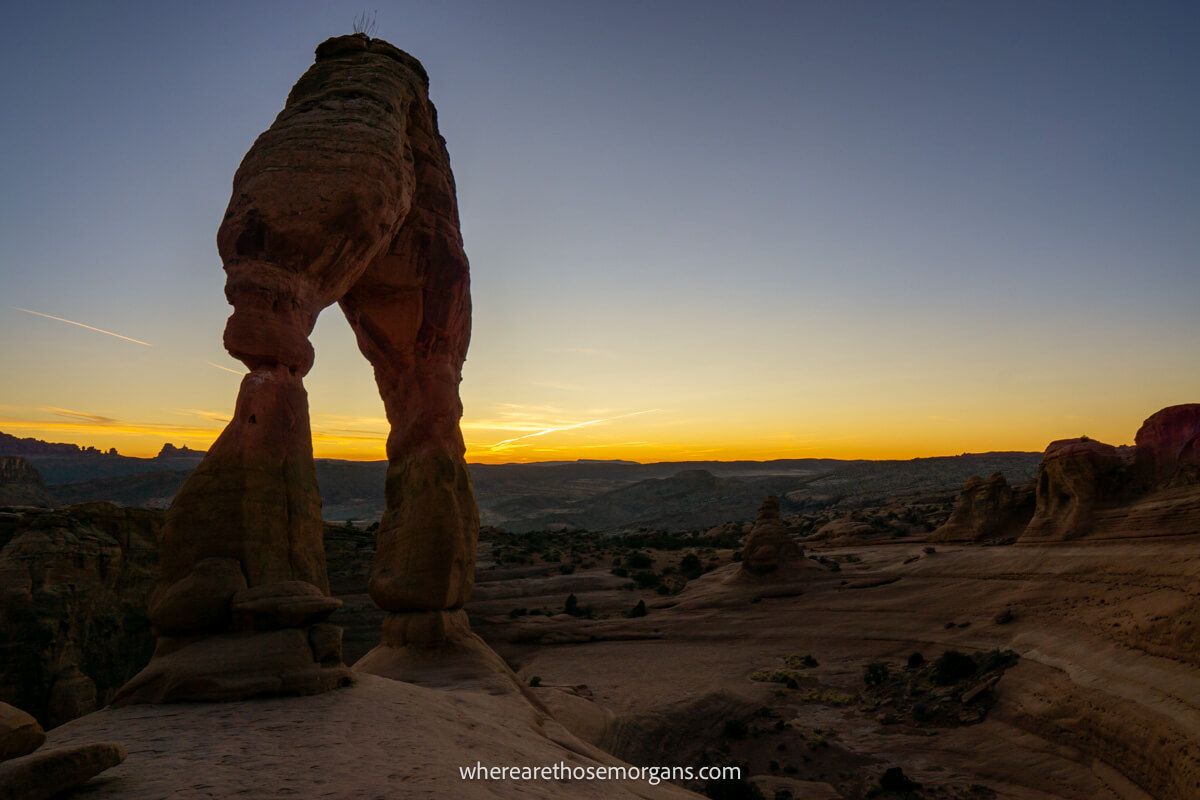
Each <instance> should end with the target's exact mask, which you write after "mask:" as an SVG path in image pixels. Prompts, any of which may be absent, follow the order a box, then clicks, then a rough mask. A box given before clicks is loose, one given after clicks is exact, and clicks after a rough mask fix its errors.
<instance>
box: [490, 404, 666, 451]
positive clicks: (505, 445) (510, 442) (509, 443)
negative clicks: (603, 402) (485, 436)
mask: <svg viewBox="0 0 1200 800" xmlns="http://www.w3.org/2000/svg"><path fill="white" fill-rule="evenodd" d="M661 410H662V409H660V408H650V409H646V410H645V411H633V412H630V413H628V414H618V415H617V416H615V417H604V418H602V419H589V420H585V421H583V422H574V423H571V424H570V425H559V426H557V427H549V428H543V429H542V430H539V431H534V432H533V433H527V434H525V435H524V436H514V437H513V438H511V439H505V440H504V441H502V442H496V443H495V444H494V445H492V446H491V447H489V448H488V449H489V450H491V451H493V452H495V451H496V450H505V449H509V448H511V447H514V446H518V445H516V443H517V442H520V441H522V440H524V439H532V438H534V437H537V436H547V435H549V434H551V433H561V432H563V431H573V430H577V429H579V428H587V427H591V426H592V425H603V424H604V423H606V422H613V421H615V420H618V419H628V418H629V417H638V416H641V415H642V414H653V413H654V412H656V411H661ZM522 446H523V445H522Z"/></svg>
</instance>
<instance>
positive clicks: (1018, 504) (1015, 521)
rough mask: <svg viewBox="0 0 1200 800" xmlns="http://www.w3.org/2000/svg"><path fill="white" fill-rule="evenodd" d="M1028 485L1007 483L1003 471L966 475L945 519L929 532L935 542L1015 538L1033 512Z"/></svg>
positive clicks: (1031, 489)
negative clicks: (987, 475) (989, 474)
mask: <svg viewBox="0 0 1200 800" xmlns="http://www.w3.org/2000/svg"><path fill="white" fill-rule="evenodd" d="M1033 509H1034V491H1033V486H1031V485H1021V486H1016V487H1013V486H1009V484H1008V479H1007V478H1005V477H1004V475H1003V474H1002V473H999V472H997V473H995V474H993V475H992V477H990V478H987V479H986V480H985V479H983V478H980V477H973V478H968V479H967V482H966V483H965V484H963V488H962V491H961V492H960V493H959V495H958V499H957V500H956V502H955V505H954V510H953V511H952V512H951V513H950V518H949V519H947V520H946V523H945V524H944V525H942V526H941V527H940V528H938V529H937V530H936V531H934V532H933V534H932V535H931V536H930V539H931V540H932V541H936V542H981V541H986V540H988V539H1004V538H1009V537H1012V538H1016V537H1017V536H1019V535H1020V534H1021V532H1022V531H1024V530H1025V527H1026V526H1027V525H1028V524H1029V520H1030V518H1031V517H1032V516H1033Z"/></svg>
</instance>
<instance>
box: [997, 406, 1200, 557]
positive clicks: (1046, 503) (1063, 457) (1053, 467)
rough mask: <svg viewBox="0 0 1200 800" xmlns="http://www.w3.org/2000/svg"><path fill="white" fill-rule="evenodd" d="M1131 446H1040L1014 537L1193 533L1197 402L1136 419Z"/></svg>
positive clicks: (1197, 500) (1199, 449) (1198, 461)
mask: <svg viewBox="0 0 1200 800" xmlns="http://www.w3.org/2000/svg"><path fill="white" fill-rule="evenodd" d="M1135 441H1136V445H1135V446H1134V447H1113V446H1111V445H1107V444H1102V443H1100V442H1095V441H1091V440H1089V439H1066V440H1062V441H1058V442H1052V443H1051V444H1050V446H1049V447H1048V448H1046V453H1045V456H1044V457H1043V460H1042V465H1041V467H1039V470H1038V479H1037V509H1036V511H1035V512H1034V516H1033V519H1032V520H1031V521H1030V523H1029V527H1028V528H1027V529H1026V530H1025V533H1024V535H1022V537H1021V540H1022V541H1040V540H1052V541H1053V540H1063V539H1074V538H1077V537H1080V536H1097V537H1104V538H1127V537H1142V536H1176V535H1183V534H1193V533H1200V404H1198V403H1191V404H1187V405H1179V406H1171V407H1170V408H1164V409H1163V410H1162V411H1159V412H1157V413H1155V414H1153V415H1152V416H1151V417H1150V418H1149V419H1147V420H1146V421H1145V423H1143V424H1142V427H1141V429H1140V430H1139V431H1138V433H1137V438H1136V440H1135Z"/></svg>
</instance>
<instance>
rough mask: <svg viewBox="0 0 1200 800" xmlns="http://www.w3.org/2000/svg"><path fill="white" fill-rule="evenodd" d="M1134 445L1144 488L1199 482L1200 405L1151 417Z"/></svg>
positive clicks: (1163, 412) (1168, 410)
mask: <svg viewBox="0 0 1200 800" xmlns="http://www.w3.org/2000/svg"><path fill="white" fill-rule="evenodd" d="M1134 443H1135V445H1136V446H1137V455H1136V459H1135V461H1136V463H1137V470H1138V477H1139V478H1140V479H1141V481H1142V482H1143V484H1144V485H1145V486H1147V487H1155V486H1165V485H1188V484H1195V483H1200V403H1187V404H1185V405H1179V406H1171V407H1169V408H1164V409H1163V410H1162V411H1159V412H1158V413H1156V414H1153V415H1151V417H1150V418H1149V419H1147V420H1146V421H1145V422H1143V423H1142V427H1141V428H1140V429H1138V432H1137V437H1136V438H1135V439H1134Z"/></svg>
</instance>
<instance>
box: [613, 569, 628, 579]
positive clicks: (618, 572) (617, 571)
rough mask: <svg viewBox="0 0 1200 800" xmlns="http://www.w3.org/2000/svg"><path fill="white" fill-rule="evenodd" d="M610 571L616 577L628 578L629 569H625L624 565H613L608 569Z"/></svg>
mask: <svg viewBox="0 0 1200 800" xmlns="http://www.w3.org/2000/svg"><path fill="white" fill-rule="evenodd" d="M610 571H611V572H612V574H613V575H616V576H617V577H618V578H628V577H629V570H627V569H625V568H624V567H613V568H612V570H610Z"/></svg>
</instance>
